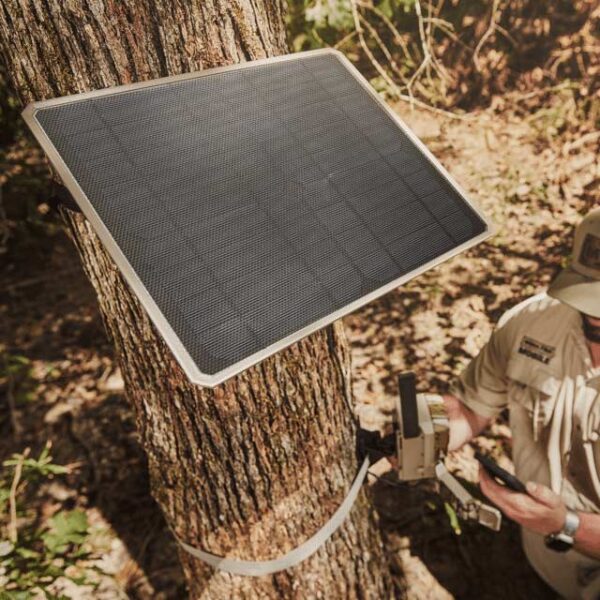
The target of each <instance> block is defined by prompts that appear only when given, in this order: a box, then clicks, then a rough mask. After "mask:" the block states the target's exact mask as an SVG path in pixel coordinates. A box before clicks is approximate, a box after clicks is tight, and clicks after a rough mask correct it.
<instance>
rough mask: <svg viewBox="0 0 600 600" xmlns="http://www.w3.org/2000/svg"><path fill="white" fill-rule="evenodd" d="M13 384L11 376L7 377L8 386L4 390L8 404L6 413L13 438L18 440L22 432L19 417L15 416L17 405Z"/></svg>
mask: <svg viewBox="0 0 600 600" xmlns="http://www.w3.org/2000/svg"><path fill="white" fill-rule="evenodd" d="M14 391H15V382H14V378H13V375H9V376H8V385H7V388H6V400H7V402H8V411H9V413H10V424H11V426H12V429H13V433H14V434H15V438H19V437H20V436H21V433H22V431H23V428H22V427H21V424H20V423H19V417H18V416H17V405H16V403H15V393H14Z"/></svg>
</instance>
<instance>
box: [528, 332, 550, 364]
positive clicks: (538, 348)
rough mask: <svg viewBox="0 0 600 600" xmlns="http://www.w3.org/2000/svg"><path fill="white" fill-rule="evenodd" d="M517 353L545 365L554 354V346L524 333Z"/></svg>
mask: <svg viewBox="0 0 600 600" xmlns="http://www.w3.org/2000/svg"><path fill="white" fill-rule="evenodd" d="M519 354H523V355H525V356H528V357H529V358H533V359H534V360H537V361H539V362H541V363H543V364H545V365H547V364H548V363H549V362H550V361H551V360H552V358H553V357H554V355H555V354H556V348H555V347H554V346H549V345H548V344H544V343H542V342H538V341H537V340H534V339H533V338H530V337H529V336H527V335H524V336H523V337H522V338H521V341H520V343H519Z"/></svg>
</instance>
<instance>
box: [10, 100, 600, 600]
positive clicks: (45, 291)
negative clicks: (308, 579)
mask: <svg viewBox="0 0 600 600" xmlns="http://www.w3.org/2000/svg"><path fill="white" fill-rule="evenodd" d="M530 100H531V98H529V97H518V96H510V97H509V96H507V97H502V98H498V99H496V101H495V102H494V103H493V105H492V108H490V109H488V110H486V111H484V112H480V113H477V114H474V115H472V116H471V118H469V119H464V120H458V119H448V118H446V117H443V116H439V115H434V114H432V113H430V112H423V111H414V112H413V111H411V110H410V109H409V108H408V107H407V105H405V104H402V105H399V106H397V110H398V111H399V113H400V114H401V115H402V116H403V117H404V118H405V120H406V121H407V122H408V123H409V124H410V126H411V127H413V128H414V130H415V131H416V132H417V134H418V135H419V136H420V137H421V138H422V139H423V140H424V141H425V142H426V144H427V145H428V146H429V147H430V148H431V150H432V151H433V152H434V154H436V155H437V156H438V157H439V158H440V159H441V160H442V162H443V163H444V164H445V166H446V167H447V168H448V169H449V171H450V172H451V173H452V174H453V175H454V176H455V178H456V179H457V180H458V182H459V183H460V184H461V185H462V186H463V187H464V188H465V189H466V190H467V191H468V192H469V194H470V195H471V196H472V197H473V198H474V199H475V200H476V201H477V202H478V203H479V204H480V205H481V206H482V207H483V208H484V210H485V211H486V212H487V214H488V215H489V216H490V217H491V218H492V219H493V220H494V221H495V223H496V224H497V226H498V231H497V234H496V235H495V237H493V238H492V239H490V240H489V241H488V242H486V243H484V244H482V245H480V246H478V247H476V248H474V249H472V250H470V251H468V252H467V253H465V254H463V255H461V256H458V257H456V258H454V259H452V260H450V261H448V262H447V263H445V264H443V265H441V266H439V267H437V268H436V269H434V270H433V271H431V272H429V273H427V274H425V275H423V276H421V277H419V278H418V279H416V280H414V281H412V282H411V283H410V284H408V285H406V286H404V287H403V288H401V289H398V290H396V291H394V292H392V293H389V294H387V295H386V296H385V297H383V298H381V299H380V300H377V301H375V302H373V303H371V304H370V305H368V306H367V307H365V308H364V309H362V310H360V311H358V312H357V313H355V314H353V315H351V316H350V317H348V318H346V320H345V324H346V329H347V332H348V335H349V337H350V340H351V343H352V349H353V365H354V391H355V398H356V403H357V410H358V412H359V414H360V416H361V419H362V420H363V422H364V424H365V425H368V426H369V427H373V426H383V424H384V423H385V422H387V421H388V420H389V418H390V415H391V412H392V410H393V402H394V396H395V394H396V389H395V375H396V374H397V373H398V372H400V371H403V370H406V369H412V370H415V371H416V372H417V376H418V381H419V387H420V388H421V389H422V390H429V391H440V392H443V391H447V390H448V389H449V387H450V386H451V384H452V381H453V379H454V377H455V376H456V375H457V374H458V373H459V372H460V370H461V369H462V368H463V367H464V365H465V364H466V363H467V362H468V360H469V359H470V358H471V357H472V356H474V355H475V354H476V353H477V351H478V349H479V348H480V347H481V345H482V344H483V343H484V342H485V340H486V339H487V337H488V335H489V333H490V332H491V330H492V328H493V325H494V323H495V322H496V321H497V319H498V318H499V316H500V315H501V314H502V312H503V311H504V310H506V309H507V308H509V307H510V306H512V305H514V304H516V303H517V302H519V301H520V300H521V299H524V298H526V297H527V296H529V295H531V294H534V293H536V292H538V291H541V290H542V289H543V288H544V287H545V286H546V285H547V284H548V282H549V280H550V279H551V278H552V277H553V276H554V275H555V274H556V273H557V272H558V270H559V269H560V267H561V265H562V264H564V261H565V257H566V256H567V255H568V248H569V245H570V234H571V231H572V227H573V224H574V223H575V222H577V220H578V218H579V216H580V214H582V213H583V212H585V211H586V210H587V209H588V208H589V207H591V206H592V205H595V204H597V203H598V202H599V197H598V180H599V177H600V164H599V162H598V142H599V136H598V134H597V132H596V133H595V132H593V131H588V130H585V129H584V130H581V129H577V128H570V127H569V122H570V121H569V120H570V119H575V117H576V110H577V106H576V105H575V104H574V101H573V98H572V95H571V94H570V91H569V90H568V88H566V89H560V88H558V89H555V90H552V91H551V92H548V93H547V94H546V95H545V97H544V99H543V101H541V102H540V103H539V106H540V107H539V109H537V110H535V111H533V112H532V111H530V110H529V108H528V107H527V102H529V101H530ZM537 100H539V99H536V101H537ZM26 155H27V156H28V157H29V158H28V161H29V163H30V164H29V166H28V167H26V168H25V169H30V170H31V169H34V170H35V169H37V168H38V167H37V166H36V165H38V164H39V161H40V156H39V153H36V152H33V153H31V152H29V151H27V153H26ZM12 156H13V158H12V159H11V158H10V153H9V162H10V160H12V161H13V163H14V164H15V165H16V164H18V162H19V160H21V159H20V158H19V157H22V156H23V150H22V149H20V148H15V149H14V153H13V155H12ZM15 168H16V167H15ZM20 169H23V167H19V168H16V171H15V175H14V176H15V177H16V178H18V177H19V173H20V172H21V171H20ZM36 193H37V194H39V195H41V196H42V197H43V195H44V194H47V188H44V187H43V186H41V187H40V189H39V190H37V191H36ZM42 212H45V208H43V205H42ZM39 218H40V223H41V224H39V225H36V224H35V223H33V224H29V225H27V226H26V227H24V228H21V229H17V230H16V231H15V232H13V234H12V235H13V236H14V239H13V240H12V241H11V245H10V251H9V253H8V254H7V255H5V256H4V260H3V261H2V264H1V266H0V281H1V284H0V311H1V312H0V318H1V320H2V321H3V322H4V324H5V325H6V326H7V329H6V330H5V331H4V332H3V333H2V337H5V339H4V340H3V343H5V344H6V348H7V349H8V352H9V353H11V352H12V353H15V354H16V353H18V354H19V355H23V356H25V357H27V359H29V361H30V363H29V367H28V369H27V373H26V375H23V376H20V377H19V378H18V379H17V378H15V379H14V380H11V381H10V382H9V383H8V384H7V391H8V393H7V398H6V400H3V401H2V410H0V459H5V458H6V457H8V456H10V454H12V453H13V452H15V451H20V450H22V449H23V448H25V447H26V446H31V447H32V448H35V449H36V450H37V449H39V448H40V447H41V446H42V445H43V443H44V441H45V440H46V439H51V440H52V441H53V456H54V459H55V462H57V463H59V464H67V465H70V473H69V474H68V475H66V476H64V477H62V478H60V480H59V479H56V480H54V481H53V482H51V483H48V484H45V485H44V486H42V488H41V489H40V490H39V492H38V494H37V497H36V510H37V511H38V513H39V516H40V519H43V518H44V515H49V514H51V513H52V512H53V511H55V510H56V509H57V507H63V508H64V507H67V508H68V507H81V508H83V509H85V511H86V512H87V514H88V519H89V521H90V523H91V524H92V531H93V535H92V536H91V538H90V541H89V545H90V547H91V549H92V551H93V555H94V556H95V557H97V558H94V559H92V560H90V563H91V564H93V566H94V567H96V568H97V569H98V570H99V571H100V572H101V573H102V575H101V584H100V587H99V588H98V589H96V590H94V591H92V590H91V589H88V590H87V591H86V590H85V589H83V588H79V589H78V590H77V591H72V592H71V593H72V594H73V597H78V598H85V597H89V598H125V597H130V598H139V599H149V598H181V597H185V591H184V584H183V578H182V575H181V572H180V570H179V567H178V564H177V557H176V551H175V546H174V543H173V540H172V538H171V536H170V534H169V532H168V529H167V528H166V525H165V523H164V521H163V519H162V517H161V515H160V512H159V511H158V509H157V508H156V506H155V504H154V502H153V500H152V499H151V497H150V496H149V492H148V478H147V473H146V468H145V464H144V458H143V454H142V452H141V450H140V448H139V445H138V443H137V438H136V433H135V427H134V421H133V416H132V413H131V411H130V409H129V407H128V405H127V402H126V401H125V399H124V396H123V385H122V380H121V378H120V375H119V373H118V370H117V369H116V367H115V364H114V361H113V358H112V354H111V347H110V345H109V344H108V342H107V340H106V337H105V334H104V331H103V327H102V322H101V319H100V317H99V315H98V313H97V309H96V304H95V299H94V295H93V292H92V290H91V288H90V286H89V284H88V283H87V281H86V279H85V277H84V275H83V272H82V271H81V270H80V268H79V266H78V260H77V257H76V254H75V250H74V248H73V247H72V245H71V244H70V242H69V240H68V239H66V237H65V235H64V233H63V232H62V230H61V229H60V228H59V227H58V226H56V225H54V224H53V217H52V216H50V215H40V217H39ZM32 233H33V234H34V235H32ZM17 398H20V400H18V401H17V400H15V399H17ZM475 445H476V446H480V447H484V448H486V449H488V450H491V451H493V452H494V453H496V455H497V456H499V457H501V464H502V463H504V464H509V463H510V459H509V457H510V435H509V431H508V428H507V427H506V424H505V423H504V422H500V423H498V424H496V425H495V426H494V427H493V428H492V430H491V431H490V432H489V433H488V434H487V435H486V436H483V437H481V438H479V439H478V440H476V442H475ZM472 454H473V447H472V446H469V447H467V448H465V449H464V450H463V451H461V452H460V453H458V454H457V455H456V456H455V457H453V459H452V460H451V461H450V464H451V465H452V467H453V470H454V471H455V473H456V474H457V475H459V476H460V477H461V478H463V479H464V480H466V481H470V482H474V481H475V480H476V471H477V469H476V466H475V461H474V460H473V459H472ZM371 490H372V496H373V501H374V503H375V505H376V507H377V510H378V512H379V515H380V525H381V530H382V532H383V535H384V539H385V543H386V547H387V549H388V552H389V555H390V558H391V560H392V562H393V565H394V572H395V573H396V576H397V578H398V582H399V585H402V586H404V587H405V588H406V589H407V591H408V596H409V597H410V598H419V599H423V598H435V599H438V598H439V599H443V598H452V597H454V598H465V599H467V598H478V599H480V598H505V597H513V598H552V597H553V595H552V593H551V592H550V591H549V590H548V588H546V587H545V585H544V584H543V583H542V582H541V581H540V580H539V579H538V577H537V576H536V575H535V573H533V572H532V570H531V569H530V568H529V566H528V565H527V562H526V560H525V557H524V555H523V553H522V551H521V550H520V546H519V533H518V530H517V528H516V527H515V526H514V525H513V524H511V523H505V524H504V525H503V528H502V531H501V532H500V533H499V534H494V533H491V532H489V531H486V530H484V529H482V528H480V527H478V526H476V525H473V524H466V523H462V533H461V534H460V535H457V534H456V533H455V531H454V530H453V529H452V527H451V526H450V522H449V519H448V517H447V516H446V513H445V511H444V509H443V506H442V504H441V503H440V501H439V498H438V496H437V495H436V494H435V493H434V491H433V490H432V489H431V486H430V485H427V484H423V485H418V486H415V487H401V488H398V487H392V486H391V485H388V484H387V483H386V481H379V482H378V483H376V484H374V485H373V486H372V487H371ZM62 585H63V588H62V589H63V591H64V593H67V594H68V593H69V585H71V584H69V583H68V582H66V581H64V582H62Z"/></svg>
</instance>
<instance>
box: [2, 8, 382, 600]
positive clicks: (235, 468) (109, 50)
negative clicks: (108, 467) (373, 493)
mask: <svg viewBox="0 0 600 600" xmlns="http://www.w3.org/2000/svg"><path fill="white" fill-rule="evenodd" d="M283 18H284V7H283V0H234V1H226V0H194V1H187V0H154V1H152V0H125V1H123V0H119V1H117V0H1V1H0V52H1V56H2V59H3V61H4V62H5V64H6V70H7V73H8V76H9V77H10V79H11V82H12V84H13V86H14V88H15V90H16V91H17V93H18V95H19V97H20V99H21V101H22V102H23V104H26V103H28V102H30V101H32V100H40V99H45V98H51V97H55V96H62V95H66V94H73V93H77V92H84V91H89V90H91V89H96V88H102V87H106V86H112V85H118V84H124V83H130V82H133V81H140V80H145V79H151V78H156V77H161V76H165V75H172V74H177V73H182V72H188V71H194V70H200V69H204V68H207V67H213V66H217V65H222V64H228V63H233V62H237V61H242V60H252V59H257V58H262V57H265V56H271V55H276V54H280V53H284V52H286V49H287V48H286V40H285V27H284V21H283ZM62 214H63V217H64V218H65V221H66V223H67V225H68V227H69V230H70V233H71V235H72V238H73V240H74V242H75V244H76V246H77V249H78V251H79V254H80V256H81V260H82V263H83V266H84V269H85V272H86V273H87V276H88V277H89V279H90V280H91V282H92V284H93V285H94V288H95V290H96V292H97V295H98V301H99V306H100V311H101V313H102V316H103V319H104V322H105V325H106V329H107V331H108V333H109V335H110V337H111V338H112V340H113V342H114V345H115V350H116V356H117V359H118V362H119V365H120V367H121V369H122V372H123V376H124V380H125V384H126V390H127V395H128V398H129V399H130V401H131V403H132V404H133V407H134V410H135V413H136V418H137V424H138V429H139V434H140V437H141V440H142V444H143V446H144V449H145V451H146V453H147V456H148V464H149V469H150V476H151V487H152V493H153V495H154V497H155V498H156V500H157V501H158V503H159V505H160V506H161V508H162V510H163V512H164V514H165V517H166V519H167V522H168V523H169V525H170V527H171V528H172V529H173V531H175V532H176V534H177V535H178V536H179V537H180V538H181V539H183V540H184V541H187V542H188V543H190V544H192V545H196V546H198V547H202V548H203V549H206V550H209V551H211V552H213V553H216V554H227V555H230V556H236V557H239V558H245V559H250V560H251V559H258V560H261V559H262V560H264V559H269V558H274V557H276V556H278V555H280V554H281V553H283V552H285V551H287V550H290V549H292V548H293V547H295V546H296V545H298V544H299V543H301V542H302V541H304V540H305V539H306V538H307V537H309V536H310V535H312V534H313V533H314V532H315V531H316V530H317V529H318V528H319V527H320V526H321V525H322V524H323V523H324V522H325V521H326V520H327V519H328V518H329V516H330V515H331V514H332V513H333V511H334V510H335V509H336V508H337V507H338V506H339V504H340V502H341V501H342V499H343V497H344V496H345V493H346V491H347V489H348V488H349V486H350V484H351V482H352V480H353V478H354V476H355V474H356V471H357V463H356V459H355V457H354V443H353V435H354V434H353V423H352V419H351V410H352V409H351V398H350V373H349V355H348V349H347V343H346V340H345V337H344V334H343V330H342V327H341V325H336V326H334V327H330V328H327V329H325V330H323V331H321V332H318V333H316V334H314V335H312V336H310V337H309V338H307V339H305V340H303V341H302V342H300V343H297V344H295V345H294V346H293V347H291V348H289V349H288V350H286V351H284V352H282V353H280V354H279V355H278V356H275V357H273V358H270V359H268V360H265V361H264V362H263V363H261V364H260V365H258V366H256V367H254V368H251V369H249V370H248V371H246V372H245V373H243V374H242V375H240V376H238V377H235V378H233V379H231V380H230V381H228V382H226V383H225V384H224V385H221V386H219V387H217V388H216V389H214V390H211V389H203V388H200V387H198V386H193V385H191V384H190V383H189V382H188V381H187V379H186V377H185V375H184V373H183V372H182V371H181V369H180V367H179V366H178V364H177V362H176V361H175V359H174V358H173V356H172V354H171V352H170V351H169V349H168V348H167V347H166V345H165V344H164V342H163V341H162V339H161V338H160V336H159V335H158V334H157V332H156V331H155V329H154V327H153V326H152V324H151V322H150V320H149V318H148V317H147V315H146V313H145V312H144V310H143V309H142V307H141V306H140V305H139V303H138V302H137V300H136V298H135V297H134V296H133V295H132V293H131V292H130V290H129V288H128V286H127V285H126V283H125V282H124V281H123V279H122V277H121V275H120V273H119V271H118V270H117V268H116V267H115V265H114V263H113V261H112V260H111V258H110V257H109V256H108V255H107V253H106V252H105V251H104V249H103V247H102V245H101V244H100V242H99V240H98V238H97V237H96V235H95V234H94V232H93V231H92V229H91V228H90V226H89V224H88V222H87V221H86V219H85V218H84V217H83V216H82V215H81V214H78V213H74V212H70V211H68V210H66V209H63V211H62ZM180 558H181V561H182V564H183V567H184V571H185V574H186V578H187V581H188V585H189V590H190V595H191V597H194V598H201V597H202V598H234V597H235V598H246V597H248V598H250V597H261V598H262V597H273V598H276V597H302V598H306V597H328V598H352V597H359V598H363V597H365V598H366V597H368V598H385V597H389V596H390V595H391V594H392V588H391V585H392V584H391V578H390V575H389V571H388V567H387V563H386V560H385V557H384V551H383V548H382V544H381V540H380V537H379V533H378V531H377V528H376V526H375V523H374V517H373V515H372V512H371V509H370V507H369V505H368V502H367V499H366V497H365V495H364V492H363V493H361V495H360V497H359V500H358V502H357V504H356V505H355V507H354V509H353V511H352V513H351V516H350V518H348V519H347V520H346V522H345V524H344V525H343V526H342V528H341V529H340V530H339V532H338V533H336V534H335V535H334V536H333V538H332V539H331V540H330V541H329V542H328V543H327V544H326V545H325V546H324V547H322V548H321V550H320V551H319V552H318V553H317V554H315V555H313V557H311V558H310V559H309V560H307V561H305V562H304V563H302V564H301V565H300V566H298V567H296V568H294V569H291V570H289V571H286V572H283V573H279V574H276V575H274V576H269V577H263V578H258V579H257V578H245V577H238V576H229V575H227V574H224V573H221V572H215V571H213V570H211V569H210V568H208V567H207V566H206V565H204V564H203V563H201V562H199V561H197V560H195V559H193V558H191V557H190V556H189V555H187V554H186V553H185V552H181V553H180Z"/></svg>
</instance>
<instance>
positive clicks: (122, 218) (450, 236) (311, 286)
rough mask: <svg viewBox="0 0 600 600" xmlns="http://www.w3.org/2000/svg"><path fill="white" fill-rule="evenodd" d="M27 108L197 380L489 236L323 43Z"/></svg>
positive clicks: (270, 348)
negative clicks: (300, 50)
mask: <svg viewBox="0 0 600 600" xmlns="http://www.w3.org/2000/svg"><path fill="white" fill-rule="evenodd" d="M24 115H25V119H26V121H27V123H28V124H29V126H30V127H31V129H32V131H33V132H34V134H35V135H36V137H37V139H38V140H39V141H40V143H41V145H42V146H43V148H44V149H45V151H46V153H47V154H48V156H49V158H50V160H51V162H52V163H53V164H54V166H55V168H56V169H57V171H58V173H59V174H60V176H61V177H62V179H63V182H64V184H65V186H66V187H67V188H68V189H69V191H70V192H71V193H72V195H73V197H74V198H75V200H76V201H77V202H78V204H79V205H80V207H81V209H82V211H83V212H84V214H85V215H86V216H87V218H88V219H89V220H90V222H91V224H92V226H93V227H94V228H95V230H96V231H97V233H98V234H99V236H100V238H101V239H102V241H103V243H104V244H105V245H106V247H107V249H108V251H109V252H110V253H111V255H112V256H113V258H114V260H115V261H116V263H117V265H118V266H119V268H120V269H121V270H122V272H123V274H124V276H125V278H126V279H127V281H128V282H129V284H130V285H131V287H132V289H133V290H134V292H135V293H136V294H137V295H138V297H139V298H140V300H141V302H142V303H143V305H144V306H145V308H146V309H147V311H148V313H149V315H150V317H151V318H152V320H153V321H154V323H155V324H156V326H157V328H158V330H159V331H160V332H161V333H162V335H163V336H164V338H165V340H166V341H167V343H168V344H169V345H170V347H171V349H172V350H173V352H174V354H175V356H176V357H177V358H178V360H179V362H180V363H181V365H182V367H183V369H184V370H185V371H186V373H187V375H188V376H189V377H190V379H191V380H192V381H193V382H195V383H199V384H202V385H209V386H213V385H216V384H218V383H220V382H222V381H224V380H225V379H227V378H228V377H231V376H232V375H235V374H236V373H239V372H241V371H242V370H244V369H245V368H247V367H249V366H251V365H252V364H255V363H257V362H259V361H260V360H261V359H263V358H265V357H266V356H269V355H270V354H273V353H275V352H277V351H278V350H281V349H282V348H284V347H286V346H287V345H289V344H291V343H293V342H295V341H297V340H299V339H301V338H302V337H303V336H305V335H308V334H309V333H311V332H313V331H316V330H317V329H319V328H321V327H323V326H325V325H327V324H329V323H331V322H332V321H334V320H335V319H338V318H340V317H341V316H343V315H345V314H348V313H349V312H351V311H353V310H355V309H357V308H358V307H360V306H362V305H364V304H366V303H367V302H369V301H370V300H373V299H374V298H376V297H378V296H380V295H382V294H383V293H385V292H387V291H389V290H391V289H393V288H394V287H396V286H398V285H399V284H401V283H403V282H405V281H407V280H408V279H410V278H411V277H414V276H415V275H417V274H419V273H421V272H423V271H424V270H425V269H427V268H429V267H431V266H433V265H434V264H437V263H438V262H439V261H440V260H442V259H445V258H447V257H449V256H451V255H453V254H456V253H458V252H460V251H461V250H463V249H465V248H467V247H469V246H471V245H473V244H475V243H477V242H478V241H481V240H482V239H484V238H485V237H486V236H487V235H488V234H489V226H488V223H487V222H486V220H485V218H484V217H483V216H482V215H481V214H480V213H479V212H478V211H477V210H476V209H475V208H474V207H473V205H472V204H470V203H469V201H468V200H466V198H465V197H464V194H463V193H462V192H461V191H460V189H459V188H458V187H457V185H456V184H455V183H454V182H453V181H452V180H451V179H450V177H449V175H448V174H447V173H446V172H445V171H444V169H443V168H442V167H441V166H440V165H439V164H438V163H437V161H436V160H435V159H434V158H433V157H432V156H431V154H429V152H428V151H427V150H426V149H425V147H424V146H423V145H422V144H421V143H420V142H419V141H418V140H417V138H416V137H415V136H414V135H413V134H412V133H410V131H409V130H408V129H407V128H406V127H405V126H404V125H403V124H402V123H401V121H400V120H399V119H398V118H397V116H396V115H395V114H394V113H393V112H392V111H391V110H390V109H389V108H387V107H386V105H385V104H384V103H383V102H382V101H381V100H380V99H379V97H378V96H377V94H376V93H375V92H374V91H373V90H372V89H371V88H370V87H369V85H368V83H367V82H366V81H365V80H364V79H363V78H362V76H361V75H360V74H359V73H358V71H357V70H356V69H355V68H354V67H353V66H352V65H351V63H350V62H349V61H348V60H347V59H346V58H344V57H343V55H341V54H340V53H338V52H335V51H332V50H324V51H314V52H305V53H299V54H296V55H290V56H286V57H279V58H274V59H266V60H261V61H256V62H253V63H245V64H242V65H234V66H231V67H224V68H218V69H212V70H208V71H203V72H200V73H193V74H187V75H182V76H175V77H169V78H165V79H159V80H156V81H151V82H144V83H140V84H133V85H127V86H122V87H117V88H112V89H106V90H101V91H95V92H91V93H87V94H81V95H78V96H71V97H67V98H59V99H54V100H48V101H44V102H39V103H35V104H33V105H30V106H29V107H28V108H27V109H26V111H25V113H24Z"/></svg>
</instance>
